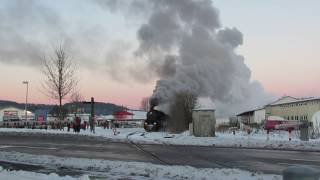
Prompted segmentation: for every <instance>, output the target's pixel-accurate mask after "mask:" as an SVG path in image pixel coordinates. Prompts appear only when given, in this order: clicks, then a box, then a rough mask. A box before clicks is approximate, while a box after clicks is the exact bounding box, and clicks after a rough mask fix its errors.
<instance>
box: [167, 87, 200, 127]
mask: <svg viewBox="0 0 320 180" xmlns="http://www.w3.org/2000/svg"><path fill="white" fill-rule="evenodd" d="M196 106H197V96H196V95H195V94H193V93H191V92H189V91H181V92H179V93H176V94H175V96H174V98H173V103H172V104H171V107H170V114H169V115H170V118H169V121H168V128H169V130H170V131H171V132H177V133H179V132H182V131H185V130H187V129H188V128H189V123H191V122H192V111H193V109H194V108H195V107H196Z"/></svg>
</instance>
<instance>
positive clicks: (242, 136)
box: [0, 127, 320, 151]
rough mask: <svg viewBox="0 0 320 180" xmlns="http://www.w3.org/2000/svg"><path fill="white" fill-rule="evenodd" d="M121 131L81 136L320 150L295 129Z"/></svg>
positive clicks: (317, 143)
mask: <svg viewBox="0 0 320 180" xmlns="http://www.w3.org/2000/svg"><path fill="white" fill-rule="evenodd" d="M117 131H118V132H119V134H117V135H114V133H113V131H112V129H103V128H101V127H97V128H96V133H95V134H92V133H90V131H89V130H86V131H83V130H82V131H81V132H80V134H79V135H86V136H96V137H104V138H107V139H112V140H117V141H132V142H135V143H147V144H166V145H200V146H215V147H243V148H270V149H287V150H290V149H292V150H314V151H320V139H310V140H309V141H301V140H300V139H299V138H298V132H296V131H293V132H292V140H291V141H289V140H288V136H289V134H288V132H287V131H274V132H270V134H269V139H267V134H266V131H262V130H259V131H254V132H252V133H251V134H250V135H248V134H247V133H246V132H244V131H237V132H236V135H233V134H232V132H229V131H228V132H225V133H219V132H217V133H216V137H194V136H190V135H189V133H188V132H184V133H181V134H168V133H165V132H151V133H147V132H145V130H144V129H142V128H120V129H117ZM0 132H22V133H51V134H75V133H74V132H67V131H66V130H65V131H59V130H40V129H15V128H0Z"/></svg>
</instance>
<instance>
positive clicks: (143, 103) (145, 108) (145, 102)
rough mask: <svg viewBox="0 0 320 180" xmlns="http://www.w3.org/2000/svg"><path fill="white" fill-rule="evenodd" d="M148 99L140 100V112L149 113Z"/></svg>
mask: <svg viewBox="0 0 320 180" xmlns="http://www.w3.org/2000/svg"><path fill="white" fill-rule="evenodd" d="M149 99H150V98H149V97H144V98H142V100H141V104H140V110H143V111H149V110H150V106H149Z"/></svg>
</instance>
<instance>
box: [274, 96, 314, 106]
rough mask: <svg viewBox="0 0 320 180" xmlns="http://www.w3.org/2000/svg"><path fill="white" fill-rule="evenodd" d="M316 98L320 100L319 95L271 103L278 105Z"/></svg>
mask: <svg viewBox="0 0 320 180" xmlns="http://www.w3.org/2000/svg"><path fill="white" fill-rule="evenodd" d="M314 100H320V98H319V97H308V98H295V99H294V100H291V101H279V102H277V103H271V104H269V105H270V106H276V105H283V104H292V103H301V102H307V101H314Z"/></svg>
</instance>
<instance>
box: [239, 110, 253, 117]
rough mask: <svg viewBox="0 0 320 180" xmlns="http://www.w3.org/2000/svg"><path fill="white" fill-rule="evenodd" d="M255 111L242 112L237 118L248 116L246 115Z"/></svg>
mask: <svg viewBox="0 0 320 180" xmlns="http://www.w3.org/2000/svg"><path fill="white" fill-rule="evenodd" d="M254 111H255V110H251V111H245V112H242V113H240V114H237V116H243V115H246V114H253V113H254Z"/></svg>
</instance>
